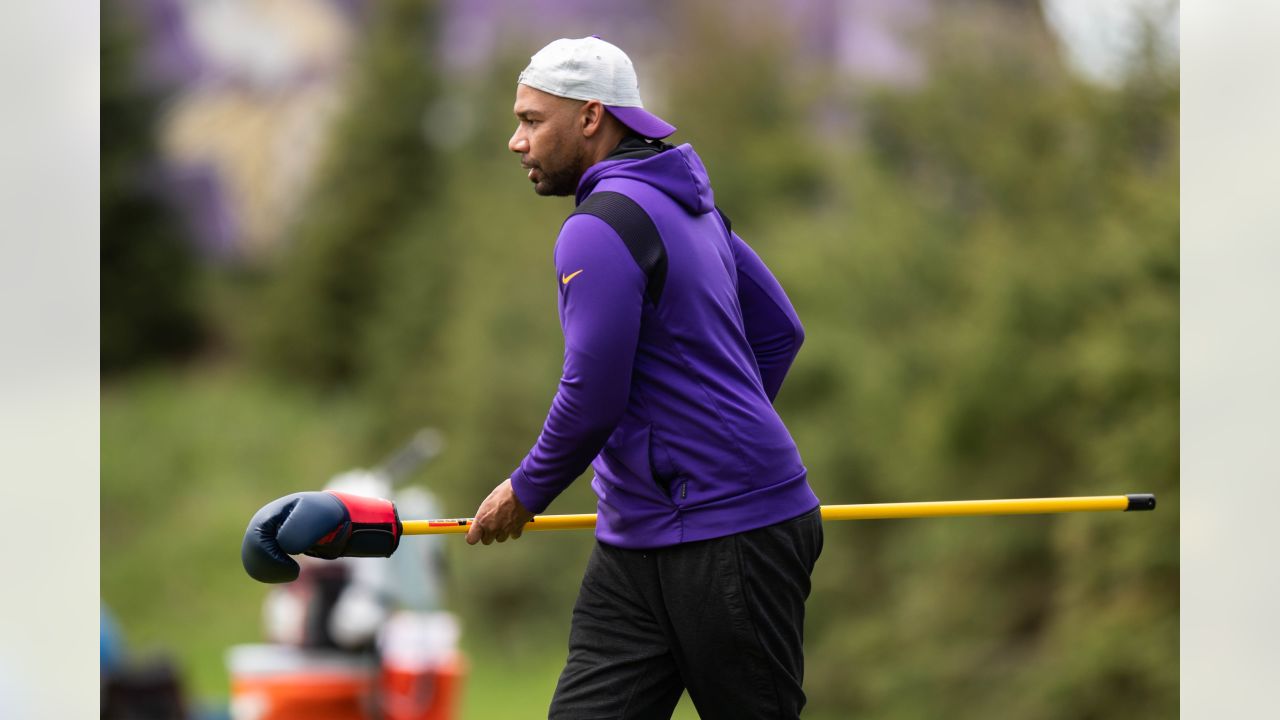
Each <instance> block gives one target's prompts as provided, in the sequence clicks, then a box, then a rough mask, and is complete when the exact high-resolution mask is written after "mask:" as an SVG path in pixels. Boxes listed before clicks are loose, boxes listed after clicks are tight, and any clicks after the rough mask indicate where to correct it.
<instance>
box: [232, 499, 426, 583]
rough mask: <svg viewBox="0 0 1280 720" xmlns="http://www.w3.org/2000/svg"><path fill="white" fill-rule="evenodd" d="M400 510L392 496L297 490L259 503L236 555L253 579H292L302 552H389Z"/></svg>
mask: <svg viewBox="0 0 1280 720" xmlns="http://www.w3.org/2000/svg"><path fill="white" fill-rule="evenodd" d="M401 530H402V526H401V525H400V516H399V514H398V513H397V512H396V506H395V505H394V504H393V503H392V502H391V501H390V500H381V499H378V498H371V497H363V496H360V495H352V494H350V493H341V492H333V491H328V492H300V493H294V494H292V495H287V496H285V497H282V498H280V499H279V500H274V501H272V502H270V503H268V504H267V505H265V506H263V508H262V509H261V510H259V511H258V512H257V513H256V514H255V515H254V516H253V519H252V520H250V521H249V527H248V528H247V529H246V530H245V531H244V542H243V543H242V544H241V546H240V561H241V562H242V563H244V569H245V570H246V571H247V572H248V573H249V576H250V577H252V578H253V579H255V580H259V581H261V582H265V583H282V582H291V581H293V580H296V579H297V577H298V563H297V562H295V561H294V559H293V558H291V557H289V555H292V554H297V553H303V554H306V555H310V556H312V557H318V558H324V559H326V560H332V559H334V558H340V557H389V556H390V555H391V553H393V552H395V550H396V547H397V546H399V544H400V533H401Z"/></svg>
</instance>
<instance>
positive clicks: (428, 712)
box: [379, 654, 463, 720]
mask: <svg viewBox="0 0 1280 720" xmlns="http://www.w3.org/2000/svg"><path fill="white" fill-rule="evenodd" d="M462 675H463V664H462V660H461V658H460V657H459V656H457V655H456V654H455V655H453V656H451V657H450V658H448V659H447V660H445V661H444V662H441V663H437V664H434V665H431V666H418V667H415V666H412V665H402V666H399V667H397V666H396V665H394V664H390V663H388V664H384V665H383V668H382V686H381V689H380V690H381V691H380V693H379V701H380V702H379V704H380V705H381V708H382V720H454V718H456V717H458V707H459V700H460V697H461V695H462Z"/></svg>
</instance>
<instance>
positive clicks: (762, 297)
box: [729, 232, 804, 402]
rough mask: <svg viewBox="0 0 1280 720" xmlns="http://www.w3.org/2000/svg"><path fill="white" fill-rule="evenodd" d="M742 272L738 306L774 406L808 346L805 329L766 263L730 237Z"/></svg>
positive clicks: (739, 281)
mask: <svg viewBox="0 0 1280 720" xmlns="http://www.w3.org/2000/svg"><path fill="white" fill-rule="evenodd" d="M729 241H730V247H732V248H733V261H734V265H736V266H737V270H738V303H739V304H740V305H741V306H742V323H743V326H744V329H745V330H746V333H747V341H748V342H750V343H751V351H752V353H754V354H755V356H756V366H757V367H759V368H760V379H761V381H763V383H764V391H765V394H766V395H768V396H769V401H770V402H772V401H773V400H774V399H775V398H776V397H777V396H778V390H780V389H781V388H782V381H783V379H785V378H786V376H787V371H788V370H789V369H791V362H792V361H793V360H795V357H796V353H798V352H800V345H801V343H803V342H804V326H802V325H801V324H800V318H799V316H797V315H796V311H795V308H794V307H792V306H791V301H790V300H789V299H787V294H786V293H785V292H783V290H782V286H781V285H779V284H778V281H777V279H776V278H774V276H773V273H771V272H769V268H768V267H766V266H765V264H764V261H763V260H761V259H760V256H759V255H756V253H755V251H754V250H752V249H751V247H750V246H748V245H747V244H746V243H745V242H743V240H742V238H740V237H738V234H737V233H735V232H730V233H729Z"/></svg>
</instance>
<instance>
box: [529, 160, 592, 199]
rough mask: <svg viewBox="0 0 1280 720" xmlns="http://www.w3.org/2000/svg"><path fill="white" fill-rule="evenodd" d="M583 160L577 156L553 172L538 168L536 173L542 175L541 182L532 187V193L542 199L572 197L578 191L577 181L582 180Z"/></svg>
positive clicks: (584, 169)
mask: <svg viewBox="0 0 1280 720" xmlns="http://www.w3.org/2000/svg"><path fill="white" fill-rule="evenodd" d="M584 159H585V158H584V156H583V155H582V154H579V155H578V156H577V157H575V158H573V161H572V162H567V163H565V164H564V165H562V166H561V167H560V169H558V170H556V171H554V172H549V171H547V169H546V168H542V167H539V168H538V172H539V173H540V174H541V175H542V180H541V181H540V182H538V183H536V184H535V185H534V186H533V191H534V192H536V193H538V194H539V195H542V196H543V197H549V196H556V197H564V196H566V195H573V194H574V193H576V192H577V191H578V181H579V180H581V179H582V173H584V172H585V171H586V168H584V167H583V162H584Z"/></svg>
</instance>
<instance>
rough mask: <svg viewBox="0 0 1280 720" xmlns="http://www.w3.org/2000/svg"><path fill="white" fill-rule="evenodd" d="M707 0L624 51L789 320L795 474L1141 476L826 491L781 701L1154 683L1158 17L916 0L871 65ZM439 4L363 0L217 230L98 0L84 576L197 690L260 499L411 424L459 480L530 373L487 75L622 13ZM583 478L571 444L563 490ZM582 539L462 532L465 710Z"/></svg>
mask: <svg viewBox="0 0 1280 720" xmlns="http://www.w3.org/2000/svg"><path fill="white" fill-rule="evenodd" d="M917 4H919V3H917ZM606 5H607V4H606ZM730 7H731V6H729V5H725V4H720V3H712V2H706V1H702V2H693V3H678V4H677V3H671V4H665V5H662V6H661V9H660V15H661V17H662V18H663V19H664V22H665V23H666V26H667V27H668V28H670V29H669V30H668V31H666V32H664V33H662V34H660V35H659V36H658V38H657V39H651V40H650V45H649V46H645V45H644V43H642V42H637V45H638V46H639V47H640V50H638V51H636V50H633V51H632V54H633V56H635V57H637V64H638V65H639V67H640V70H641V77H642V82H646V80H645V78H646V77H649V76H650V75H652V77H654V78H655V79H656V80H655V82H654V83H653V84H654V86H657V87H658V88H659V89H660V91H661V93H660V95H659V97H660V98H661V102H660V103H659V104H656V105H655V103H654V102H653V101H652V100H650V103H649V104H650V105H651V106H655V107H657V109H658V110H659V112H660V113H661V114H663V115H664V116H666V117H668V119H670V120H672V121H673V122H675V123H676V124H677V125H679V126H680V132H679V133H678V134H677V135H676V136H675V138H674V139H675V140H676V141H677V142H691V143H693V145H694V147H695V148H697V149H698V151H699V152H700V154H701V155H702V157H703V159H704V160H705V162H706V165H707V167H708V168H709V171H710V173H711V176H712V180H713V182H714V185H715V189H716V192H717V201H718V202H719V204H720V206H721V207H723V208H724V209H725V211H726V212H727V213H728V214H729V215H730V216H731V217H732V218H733V220H734V227H735V229H736V230H738V231H739V233H740V234H741V235H742V236H743V237H744V238H745V239H746V240H747V241H748V242H749V243H750V244H751V245H752V246H753V247H755V249H756V250H757V251H758V252H759V253H760V254H761V256H762V257H763V258H764V259H765V260H766V262H768V263H769V265H770V266H771V268H772V269H773V270H774V272H775V273H776V274H777V276H778V278H779V279H780V280H781V282H782V284H783V285H784V287H786V288H787V290H788V292H789V294H790V295H791V298H792V300H793V302H794V303H795V305H796V307H797V309H798V311H799V313H800V316H801V319H802V320H803V322H804V323H805V327H806V330H807V342H806V344H805V347H804V349H803V350H802V351H801V353H800V355H799V358H798V359H797V361H796V364H795V366H794V369H793V370H792V373H791V376H790V377H789V378H788V380H787V382H786V384H785V386H784V388H783V390H782V393H781V395H780V397H779V399H778V407H779V410H780V412H781V413H782V416H783V418H784V419H785V420H786V421H787V423H788V425H789V426H790V428H791V429H792V431H793V434H794V436H795V437H796V440H797V441H798V443H799V445H800V448H801V452H802V454H803V456H804V458H805V461H806V465H807V466H808V468H809V472H810V479H811V482H812V484H813V486H814V487H815V489H816V490H817V492H818V494H819V496H820V497H821V498H822V499H823V501H824V502H828V503H857V502H886V501H912V500H933V499H966V498H974V499H976V498H994V497H1023V496H1025V497H1030V496H1056V495H1093V494H1115V493H1124V492H1154V493H1156V494H1157V495H1158V496H1159V499H1160V509H1159V510H1158V511H1157V512H1155V513H1153V514H1149V515H1138V516H1125V515H1120V514H1096V515H1090V514H1086V515H1075V516H1046V517H1024V518H995V519H955V520H929V521H902V522H871V523H843V524H832V525H828V527H827V544H826V549H825V551H824V553H823V557H822V559H821V561H820V563H819V565H818V568H817V571H816V574H815V578H814V591H813V595H812V597H811V600H810V605H809V609H810V614H809V621H808V624H807V627H806V652H807V666H806V670H807V672H806V683H805V684H806V689H807V691H808V693H809V697H810V703H809V708H808V710H807V712H806V716H809V717H814V718H843V717H875V718H922V717H954V718H969V717H972V718H979V717H983V718H985V717H993V716H994V717H1017V718H1104V717H1116V718H1119V717H1124V718H1135V717H1142V718H1166V717H1173V716H1176V713H1177V702H1178V573H1179V571H1178V272H1179V270H1178V167H1179V164H1178V107H1179V94H1178V76H1177V65H1176V60H1175V61H1171V60H1170V59H1169V57H1168V53H1167V52H1163V51H1162V50H1161V47H1160V44H1159V39H1158V37H1157V36H1156V35H1155V33H1154V30H1150V28H1149V32H1148V33H1147V34H1146V35H1144V36H1143V39H1144V41H1143V42H1140V43H1138V44H1137V46H1136V47H1135V48H1134V49H1133V52H1132V53H1130V55H1129V57H1128V60H1127V62H1126V64H1125V66H1124V68H1123V70H1122V71H1121V72H1120V73H1119V74H1118V75H1117V76H1116V77H1115V78H1114V79H1113V80H1112V81H1110V82H1099V81H1096V80H1091V79H1088V78H1085V77H1082V76H1081V75H1080V74H1079V73H1078V72H1076V71H1074V70H1073V69H1072V67H1071V66H1070V64H1069V63H1068V62H1067V61H1066V59H1065V57H1064V52H1063V49H1062V47H1061V44H1060V43H1059V42H1057V41H1055V40H1054V39H1053V37H1052V36H1051V35H1050V34H1049V33H1048V32H1047V30H1046V27H1047V26H1046V24H1045V16H1044V11H1043V9H1042V8H1041V7H1040V4H1039V3H1036V2H977V1H971V2H964V3H946V4H941V3H940V4H937V5H936V6H934V7H932V9H931V11H930V12H929V13H928V14H927V18H926V19H925V20H922V21H919V22H917V23H916V24H914V25H913V26H912V27H913V32H912V34H911V42H912V45H911V47H913V48H914V49H915V51H916V53H917V54H918V57H919V60H920V64H921V67H923V68H924V70H923V71H922V72H919V73H916V74H913V75H911V76H910V77H909V78H908V79H906V80H903V81H899V82H883V81H877V82H872V81H863V80H860V79H859V78H857V77H851V76H850V75H849V74H847V73H842V72H840V71H839V70H838V68H835V67H834V66H833V64H832V63H824V62H823V61H822V58H821V57H816V58H815V56H814V55H813V54H812V53H811V52H808V51H807V50H806V46H805V39H804V37H802V36H799V35H796V34H795V33H789V32H788V31H787V27H788V26H787V25H786V24H785V23H774V22H770V21H769V20H768V18H767V17H754V18H752V17H744V16H743V15H742V14H733V15H730ZM457 9H458V6H457V5H454V4H449V3H445V4H442V5H439V6H437V5H435V4H433V3H425V4H424V3H423V2H421V1H420V0H387V1H385V2H379V3H369V4H367V5H364V6H363V11H362V12H361V13H360V14H359V15H358V17H357V18H356V19H355V20H353V21H352V22H353V24H354V26H355V27H357V28H358V30H359V39H358V41H356V42H354V43H353V45H352V49H351V54H350V58H349V65H348V66H346V69H345V70H343V71H342V72H341V73H340V74H339V76H338V82H339V85H340V87H342V88H343V92H342V97H343V98H344V99H343V101H342V102H341V103H340V104H339V105H337V106H336V107H337V109H336V110H335V114H334V120H333V122H332V123H331V125H330V126H329V129H328V130H327V133H326V135H325V140H324V142H323V143H322V145H321V147H322V148H323V152H322V154H321V155H320V158H319V160H318V162H317V164H316V170H315V171H314V173H313V175H312V176H310V179H309V180H308V181H307V183H306V185H305V193H304V194H303V195H302V199H301V200H300V202H299V204H298V207H297V209H296V211H295V212H293V213H292V214H290V215H289V221H288V223H286V225H285V228H284V230H283V231H282V234H281V241H280V242H279V243H278V244H277V245H275V246H274V247H273V249H272V250H271V251H270V252H267V253H262V254H259V255H256V256H254V257H251V258H244V257H238V258H234V259H232V260H228V259H227V258H226V257H224V256H217V255H211V254H210V253H208V252H207V251H202V250H201V249H200V247H199V243H198V242H196V241H195V240H193V239H192V238H191V237H190V235H191V234H192V233H191V231H190V229H189V228H188V226H187V225H184V224H183V223H181V222H179V221H177V220H175V219H174V217H173V211H172V210H171V209H170V208H169V207H168V206H167V205H166V204H165V202H164V197H165V193H164V191H163V185H164V177H165V176H164V174H163V173H162V172H159V171H158V170H157V168H161V167H162V166H163V158H162V157H161V155H160V153H159V151H158V150H157V145H158V141H157V140H156V139H155V134H156V132H157V131H156V130H155V126H156V125H157V123H158V122H159V121H160V120H162V119H163V117H164V116H163V113H162V108H163V107H164V106H163V104H162V102H161V101H162V100H163V97H162V96H160V95H157V94H155V93H154V92H153V91H151V90H148V88H154V86H155V85H154V83H152V84H148V83H147V82H145V81H144V80H139V79H137V77H138V74H137V73H136V72H135V71H134V70H133V69H132V68H133V67H134V66H135V65H136V64H137V62H138V53H139V52H140V50H139V47H140V42H141V41H140V40H138V38H137V37H136V33H135V34H132V35H131V34H130V33H129V32H128V31H127V27H126V25H127V24H126V23H121V24H120V25H119V27H118V28H117V25H116V23H114V22H112V21H111V20H112V17H113V13H111V12H105V7H104V13H103V20H104V40H103V84H102V93H103V105H102V116H103V118H102V119H103V126H102V127H103V171H102V202H103V208H102V212H103V230H102V248H103V250H102V254H103V258H102V259H103V269H102V275H103V277H102V281H103V282H102V286H103V290H102V298H103V317H102V320H103V327H102V330H103V332H102V335H103V347H102V367H103V372H104V377H103V384H102V446H101V456H102V478H101V488H102V490H101V497H102V557H101V562H102V594H103V599H104V602H105V603H106V604H107V605H108V606H110V607H111V608H112V610H113V611H114V612H115V613H116V614H117V616H118V618H119V619H120V621H121V624H122V626H123V627H124V629H125V632H126V635H127V636H128V637H129V639H130V641H131V644H133V645H134V646H138V647H163V648H168V649H170V650H171V651H172V652H174V653H175V654H176V655H177V656H178V657H179V658H180V659H181V661H182V663H183V665H184V667H185V668H186V670H187V671H188V673H189V679H190V681H191V684H192V688H193V690H194V691H195V692H196V694H197V695H199V696H201V697H205V698H211V699H215V700H216V699H217V698H220V697H225V695H226V692H227V685H226V683H227V679H226V676H225V670H224V668H223V655H222V653H223V651H224V650H225V648H226V647H227V646H228V645H230V644H232V643H236V642H253V641H255V640H257V639H258V638H259V637H260V631H259V613H260V603H261V600H262V598H263V596H264V593H265V590H264V588H263V587H262V586H259V585H256V584H254V583H252V582H251V581H250V580H249V579H248V578H247V577H246V576H245V575H244V573H243V571H242V569H241V568H240V565H239V559H238V546H239V542H240V536H241V533H242V532H243V529H244V524H245V522H246V521H247V519H248V518H249V517H250V515H252V513H253V512H254V511H255V510H256V509H257V508H258V507H259V506H260V505H262V504H263V503H265V502H266V501H268V500H270V499H272V498H274V497H276V496H278V495H281V494H285V493H289V492H293V491H297V490H302V489H314V488H318V487H319V486H321V485H322V484H323V483H324V482H325V481H326V480H327V478H328V477H329V476H331V475H333V474H335V473H337V472H339V471H341V470H344V469H347V468H349V467H353V466H362V465H363V466H367V465H369V464H371V463H373V462H374V461H375V460H377V459H378V458H381V457H382V456H383V455H384V454H385V453H386V452H388V451H389V450H391V449H393V448H394V447H395V446H397V445H398V444H399V443H400V442H401V441H403V440H404V439H405V438H407V437H408V436H409V435H410V434H411V433H412V432H413V431H414V430H415V429H417V428H419V427H421V426H424V425H432V426H435V427H437V428H440V429H441V430H442V431H443V432H444V433H445V435H446V437H447V439H448V447H447V451H446V452H445V454H444V455H442V456H441V457H440V459H439V460H438V461H437V462H436V463H434V464H432V465H431V466H429V467H428V468H427V469H425V470H424V471H422V473H421V474H420V477H419V478H418V480H419V481H420V482H421V483H422V484H424V485H425V486H427V487H429V488H431V489H432V491H433V492H435V493H436V494H437V495H438V496H439V497H440V499H441V500H442V502H443V504H444V506H445V507H446V508H448V509H449V511H450V513H451V514H457V515H465V514H469V513H470V512H471V511H472V510H473V509H474V507H475V506H476V505H477V504H478V502H479V501H480V500H481V499H482V498H483V497H484V495H485V494H486V493H487V492H488V490H489V489H490V488H491V487H492V486H493V485H494V484H496V483H497V482H498V481H500V480H501V479H502V478H504V477H505V476H506V474H507V473H508V472H509V471H510V470H511V468H513V467H514V466H515V465H516V463H518V462H519V460H520V458H521V457H522V456H523V453H524V452H525V451H526V450H527V449H528V446H529V445H530V443H531V442H532V441H533V439H534V438H535V437H536V434H537V431H538V429H539V427H540V423H541V420H542V417H543V415H544V413H545V412H546V409H547V406H548V403H549V401H550V399H551V395H552V394H553V392H554V389H555V383H556V380H557V378H558V373H559V362H560V353H561V345H560V335H559V327H558V324H557V320H556V316H555V307H554V302H555V296H554V288H553V279H552V278H553V269H552V265H551V261H550V251H551V247H552V243H553V240H554V236H555V232H556V229H557V228H558V226H559V223H560V221H561V220H562V219H563V217H564V216H565V215H566V214H567V213H568V211H569V210H570V206H569V202H568V201H567V200H546V199H543V198H538V197H536V196H534V194H533V193H532V192H531V191H530V190H529V188H528V187H527V182H526V180H525V179H524V177H523V174H522V173H521V172H520V171H519V169H518V166H517V163H516V159H515V158H514V157H513V156H511V154H510V153H509V152H508V151H507V150H506V140H507V137H508V136H509V134H510V132H511V130H512V128H513V126H514V125H513V121H512V119H511V117H510V110H509V108H510V103H511V100H512V89H513V84H514V83H513V78H514V77H515V76H516V74H517V73H518V71H519V69H520V68H521V67H522V66H523V64H524V62H525V61H526V60H527V57H528V55H529V54H531V53H532V52H534V51H535V50H536V49H537V48H538V47H541V45H542V44H544V43H545V42H546V41H549V40H550V39H553V38H554V37H559V36H572V35H582V34H587V33H589V32H598V31H601V30H598V29H592V28H593V27H594V28H601V27H603V28H604V31H603V34H604V36H605V37H606V38H611V37H617V34H618V33H622V34H623V36H624V37H625V32H626V31H627V30H626V28H631V29H634V25H635V24H636V22H637V20H636V18H635V17H634V14H633V15H626V14H625V13H619V16H618V18H617V19H616V24H617V25H618V28H617V30H618V33H615V34H614V35H613V36H611V35H610V33H609V32H608V29H609V28H610V27H612V26H611V25H609V24H608V21H607V20H602V19H601V18H600V17H595V18H593V20H594V21H595V22H596V24H595V25H594V26H592V27H586V26H584V25H583V23H577V24H573V23H569V27H565V28H563V29H562V30H549V31H548V33H547V34H546V36H545V37H543V36H536V37H535V36H532V35H531V34H527V35H526V36H524V37H521V38H519V40H520V41H519V42H517V43H496V44H495V45H494V48H493V50H492V53H491V55H492V56H491V57H489V58H488V63H487V64H486V65H483V66H480V67H472V68H470V69H468V70H467V71H466V72H456V71H455V70H454V69H452V68H451V67H450V66H449V64H448V63H447V62H446V61H444V60H442V59H440V58H441V49H440V46H441V45H446V44H447V33H446V30H447V29H448V27H449V26H448V23H447V22H446V17H445V15H446V12H445V11H446V10H449V11H451V12H454V13H456V12H457V11H458V10H457ZM606 10H607V8H606ZM601 12H603V11H601ZM655 12H657V11H655ZM747 15H750V14H749V13H748V14H747ZM602 23H603V25H602ZM620 44H622V45H623V47H624V48H628V49H629V50H630V49H631V47H629V46H628V45H627V44H626V43H625V42H621V41H620ZM659 78H660V80H657V79H659ZM149 92H150V93H152V94H150V95H149V94H148V93H149ZM460 127H462V128H464V129H465V132H462V131H461V130H459V128H460ZM592 507H593V498H592V496H591V493H590V489H589V487H587V483H586V482H585V479H584V480H583V481H579V482H578V483H575V485H574V486H573V487H572V488H571V489H570V490H569V491H568V492H567V493H566V494H565V495H564V496H563V497H562V498H560V499H559V500H558V501H557V502H556V503H555V504H554V505H553V507H552V509H551V511H552V512H583V511H589V510H590V509H591V508H592ZM591 542H592V540H591V538H590V536H589V535H587V534H563V535H546V536H537V537H528V538H526V539H524V540H521V541H520V542H516V543H511V544H506V545H502V546H496V547H490V548H484V547H479V548H470V547H468V546H466V545H465V544H463V543H462V542H461V541H459V542H457V543H456V544H454V545H451V547H450V559H451V567H452V574H451V577H450V590H449V592H450V597H451V599H452V602H451V606H452V607H453V608H454V609H455V610H456V611H457V612H458V613H460V614H461V616H462V618H463V622H464V635H465V637H464V643H465V646H466V648H467V651H468V653H469V654H470V656H471V658H472V674H471V678H470V681H469V685H468V696H467V703H468V705H467V707H466V710H467V713H468V716H469V717H486V716H489V715H492V714H497V713H498V712H508V713H515V714H516V715H518V716H525V715H528V716H534V715H537V714H539V713H541V708H543V707H545V702H546V700H547V699H549V697H550V693H551V690H552V689H553V684H554V678H555V676H556V674H557V673H558V670H559V667H560V663H562V662H563V656H564V643H565V638H566V634H567V625H568V619H569V612H570V608H571V604H572V600H573V597H574V595H575V593H576V590H577V583H578V580H579V579H580V576H581V572H582V568H583V565H584V561H585V558H586V555H587V553H588V552H589V550H590V546H591ZM504 697H506V698H509V699H503V698H504ZM503 702H509V703H510V705H508V706H503V705H501V703H503ZM530 708H538V710H537V712H528V711H529V709H530Z"/></svg>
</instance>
